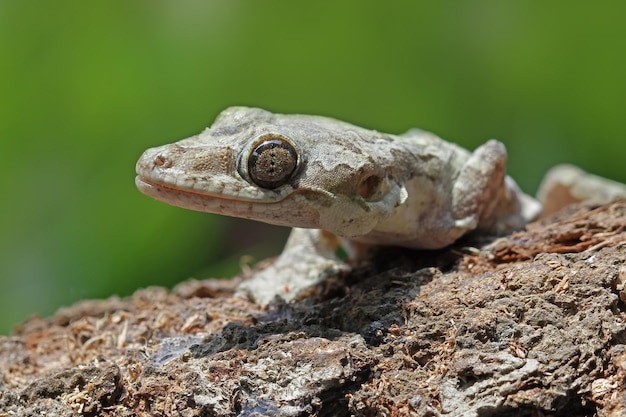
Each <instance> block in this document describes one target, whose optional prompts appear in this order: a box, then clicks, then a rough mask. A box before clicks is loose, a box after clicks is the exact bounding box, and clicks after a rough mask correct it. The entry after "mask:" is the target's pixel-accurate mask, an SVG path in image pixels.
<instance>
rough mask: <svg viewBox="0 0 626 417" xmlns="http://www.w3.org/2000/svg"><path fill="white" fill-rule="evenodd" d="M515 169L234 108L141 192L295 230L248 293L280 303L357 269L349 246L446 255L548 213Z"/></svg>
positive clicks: (430, 142)
mask: <svg viewBox="0 0 626 417" xmlns="http://www.w3.org/2000/svg"><path fill="white" fill-rule="evenodd" d="M506 160H507V153H506V149H505V147H504V145H503V144H502V143H501V142H498V141H496V140H489V141H487V142H486V143H484V144H483V145H481V146H479V147H478V148H477V149H476V150H474V151H473V152H470V151H468V150H466V149H464V148H462V147H460V146H458V145H455V144H453V143H450V142H446V141H444V140H442V139H440V138H439V137H437V136H436V135H434V134H432V133H429V132H425V131H421V130H417V129H413V130H410V131H408V132H407V133H405V134H403V135H392V134H387V133H381V132H377V131H373V130H367V129H364V128H360V127H357V126H354V125H351V124H349V123H345V122H341V121H338V120H335V119H331V118H327V117H321V116H306V115H283V114H274V113H270V112H268V111H265V110H262V109H258V108H246V107H231V108H229V109H226V110H225V111H223V112H222V113H221V114H220V115H219V116H218V117H217V119H216V120H215V122H214V123H213V125H212V126H211V127H210V128H208V129H206V130H205V131H204V132H202V133H200V134H198V135H196V136H192V137H190V138H187V139H183V140H181V141H178V142H176V143H173V144H169V145H164V146H160V147H155V148H151V149H148V150H146V151H145V152H144V153H143V155H142V156H141V158H140V159H139V161H138V162H137V167H136V169H137V177H136V180H135V183H136V185H137V187H138V189H139V190H140V191H141V192H142V193H144V194H146V195H148V196H150V197H153V198H155V199H157V200H160V201H163V202H166V203H169V204H172V205H174V206H179V207H183V208H187V209H191V210H198V211H204V212H209V213H217V214H223V215H227V216H234V217H242V218H246V219H253V220H258V221H262V222H266V223H270V224H275V225H282V226H289V227H292V228H293V230H292V232H291V235H290V237H289V239H288V241H287V244H286V246H285V249H284V250H283V252H282V253H281V254H280V256H279V257H278V258H277V259H276V261H275V262H274V263H273V264H271V265H270V266H269V267H267V268H265V269H263V270H261V271H259V272H256V274H255V275H254V276H253V277H252V279H249V280H247V281H244V282H243V283H242V284H241V285H240V290H241V291H242V292H245V293H246V294H247V295H248V296H249V297H251V298H252V299H254V300H255V301H256V302H259V303H269V302H270V301H271V300H272V299H273V298H274V297H275V296H280V297H282V298H283V299H285V300H292V299H294V298H296V297H297V296H298V295H299V294H301V293H302V292H303V291H305V290H306V289H307V288H308V287H310V286H312V285H314V284H317V283H319V282H321V281H323V280H324V279H326V278H328V277H330V276H335V275H338V274H341V273H343V272H345V271H348V270H349V269H350V267H349V266H348V264H347V263H346V262H344V261H342V260H340V259H339V258H338V257H337V256H336V252H337V248H338V245H340V244H341V245H342V247H344V249H345V250H346V253H348V254H349V255H350V256H351V257H353V258H357V259H358V258H359V257H364V256H367V255H366V254H367V253H368V248H371V247H375V246H387V245H393V246H402V247H407V248H414V249H439V248H444V247H446V246H449V245H450V244H452V243H454V242H455V241H457V240H458V239H459V238H460V237H462V236H464V235H465V234H467V233H469V232H475V233H485V234H489V235H501V234H505V233H507V232H510V231H513V230H517V229H521V228H522V227H523V226H524V225H525V224H526V223H527V222H529V221H532V220H533V219H535V218H537V216H538V215H539V214H540V213H541V208H542V205H541V204H540V203H539V202H538V201H537V200H535V199H534V198H532V197H530V196H528V195H526V194H524V193H523V192H522V191H521V190H520V189H519V187H518V186H517V185H516V183H515V181H514V180H513V179H512V178H510V177H509V176H507V175H506V173H505V166H506ZM553 176H554V175H553ZM554 177H555V178H558V177H559V175H556V176H554ZM552 183H553V184H555V183H559V180H558V179H553V181H552ZM568 187H569V188H563V189H568V190H569V189H571V188H572V187H571V184H570V186H568ZM614 187H615V192H616V193H617V194H618V195H620V193H623V195H624V196H626V187H625V186H623V185H621V184H617V183H616V184H614ZM554 188H555V187H553V186H549V187H544V190H545V189H549V190H552V189H554ZM556 188H557V189H558V187H556ZM591 188H592V189H593V188H594V187H591ZM609 188H610V187H609ZM543 194H544V197H546V195H548V194H550V191H544V192H543ZM549 198H551V197H549V196H548V197H547V199H549ZM544 199H545V198H544Z"/></svg>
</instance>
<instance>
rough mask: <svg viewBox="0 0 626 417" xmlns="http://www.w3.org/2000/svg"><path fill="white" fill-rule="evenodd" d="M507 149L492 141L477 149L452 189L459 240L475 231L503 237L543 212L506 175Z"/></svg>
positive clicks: (537, 204)
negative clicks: (461, 236)
mask: <svg viewBox="0 0 626 417" xmlns="http://www.w3.org/2000/svg"><path fill="white" fill-rule="evenodd" d="M506 160H507V153H506V148H505V147H504V145H503V144H502V143H501V142H498V141H497V140H490V141H488V142H486V143H484V144H483V145H481V146H479V147H478V148H476V150H475V151H474V152H473V153H472V154H471V155H470V157H469V159H468V160H467V161H466V163H465V164H464V165H463V167H462V168H461V171H460V173H459V176H458V178H457V180H456V182H455V183H454V186H453V188H452V215H453V217H454V219H455V226H456V228H457V229H458V231H459V236H460V235H462V234H464V233H466V232H468V231H472V230H480V231H484V232H488V233H495V234H502V233H506V232H510V231H513V230H518V229H520V228H522V227H523V226H524V225H525V224H526V223H527V222H529V221H531V220H533V219H534V218H536V217H537V216H538V215H539V213H540V212H541V205H540V204H539V203H538V202H537V201H536V200H535V199H533V198H532V197H530V196H527V195H525V194H524V193H523V192H522V191H521V190H520V189H519V188H518V186H517V184H516V183H515V181H513V180H512V179H511V178H510V177H508V176H507V175H506V173H505V169H506Z"/></svg>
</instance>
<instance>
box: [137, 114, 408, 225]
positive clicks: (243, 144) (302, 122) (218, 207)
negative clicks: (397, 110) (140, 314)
mask: <svg viewBox="0 0 626 417" xmlns="http://www.w3.org/2000/svg"><path fill="white" fill-rule="evenodd" d="M361 130H363V129H360V128H358V127H355V126H352V125H349V124H347V123H343V122H339V121H336V120H333V119H327V118H324V117H318V116H300V115H288V116H287V115H277V114H272V113H270V112H267V111H264V110H261V109H249V108H242V107H237V108H231V109H227V110H225V111H224V112H222V114H221V115H220V116H219V117H218V118H217V119H216V121H215V122H214V124H213V126H212V127H211V128H209V129H207V130H205V131H204V132H203V133H201V134H199V135H196V136H193V137H191V138H188V139H184V140H182V141H179V142H176V143H174V144H171V145H165V146H161V147H156V148H151V149H148V150H147V151H146V152H144V154H143V155H142V156H141V158H140V159H139V161H138V162H137V178H136V184H137V187H138V188H139V190H140V191H142V192H143V193H145V194H147V195H149V196H151V197H153V198H156V199H157V200H161V201H164V202H166V203H169V204H172V205H176V206H180V207H184V208H188V209H192V210H198V211H205V212H211V213H218V214H224V215H229V216H234V217H242V218H248V219H253V220H258V221H263V222H266V223H271V224H278V225H284V226H290V227H308V228H321V229H326V230H329V231H331V232H333V233H335V234H338V235H340V236H345V237H354V236H360V235H364V234H366V233H368V232H369V231H371V230H372V229H373V228H374V227H375V226H376V224H377V223H378V222H379V221H380V220H381V219H383V218H385V217H387V216H388V215H389V214H390V213H391V212H392V211H393V209H394V208H395V207H396V206H398V205H400V204H402V203H403V202H404V201H405V200H406V190H405V189H404V187H403V186H402V183H401V181H400V180H398V179H397V178H396V175H395V173H394V172H393V171H394V166H393V164H392V163H391V164H390V163H387V162H386V161H385V160H384V159H385V155H386V151H385V150H384V149H385V147H384V144H385V143H387V142H388V140H386V139H385V138H384V137H382V138H381V139H380V140H378V141H377V140H374V139H371V138H370V137H369V136H366V135H364V134H363V132H368V131H364V130H363V132H361Z"/></svg>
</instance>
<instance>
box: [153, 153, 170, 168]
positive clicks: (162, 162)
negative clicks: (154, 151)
mask: <svg viewBox="0 0 626 417" xmlns="http://www.w3.org/2000/svg"><path fill="white" fill-rule="evenodd" d="M154 165H156V166H158V167H161V168H169V167H171V166H172V161H171V160H170V159H168V158H166V157H164V156H163V155H157V156H156V158H154Z"/></svg>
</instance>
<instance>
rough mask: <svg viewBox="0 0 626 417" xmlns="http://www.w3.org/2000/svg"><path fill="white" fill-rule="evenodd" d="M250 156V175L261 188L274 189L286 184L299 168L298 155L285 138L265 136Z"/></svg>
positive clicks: (273, 135)
mask: <svg viewBox="0 0 626 417" xmlns="http://www.w3.org/2000/svg"><path fill="white" fill-rule="evenodd" d="M257 143H258V145H255V146H254V147H253V148H252V152H250V155H249V156H248V175H249V176H250V179H251V180H252V181H253V182H254V183H255V184H256V185H258V186H259V187H262V188H268V189H270V190H271V189H274V188H277V187H280V186H281V185H283V184H285V183H286V182H287V181H289V179H290V178H291V176H292V175H293V173H294V172H295V170H296V168H297V166H298V153H297V152H296V149H295V148H294V146H293V145H292V144H291V143H290V142H289V141H288V140H287V139H286V138H284V137H283V136H280V135H276V134H269V135H263V136H261V137H260V138H259V139H258V142H257Z"/></svg>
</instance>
